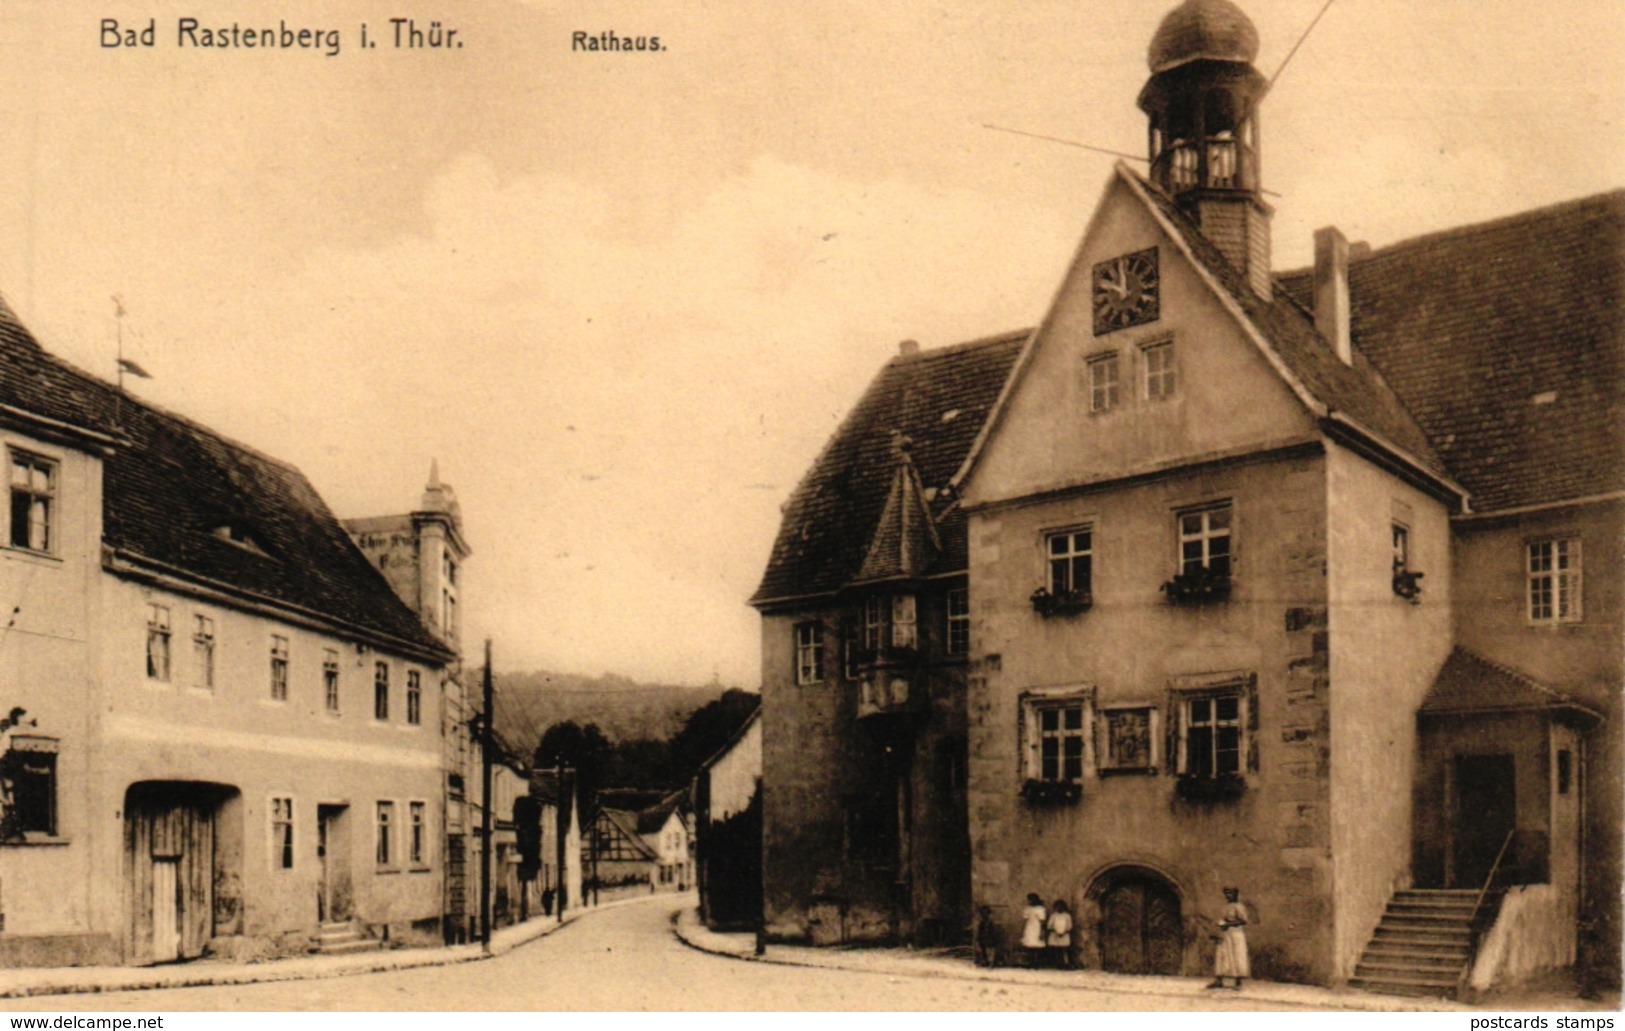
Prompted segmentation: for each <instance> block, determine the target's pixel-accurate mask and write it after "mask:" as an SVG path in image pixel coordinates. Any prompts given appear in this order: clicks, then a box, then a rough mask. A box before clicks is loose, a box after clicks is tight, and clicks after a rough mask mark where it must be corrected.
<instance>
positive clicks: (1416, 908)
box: [1388, 899, 1478, 917]
mask: <svg viewBox="0 0 1625 1031" xmlns="http://www.w3.org/2000/svg"><path fill="white" fill-rule="evenodd" d="M1477 908H1478V904H1477V901H1476V900H1474V899H1394V900H1392V901H1391V902H1389V903H1388V912H1390V913H1393V912H1395V911H1398V912H1404V913H1460V914H1462V915H1463V916H1464V917H1470V916H1472V914H1473V912H1474V910H1476V909H1477Z"/></svg>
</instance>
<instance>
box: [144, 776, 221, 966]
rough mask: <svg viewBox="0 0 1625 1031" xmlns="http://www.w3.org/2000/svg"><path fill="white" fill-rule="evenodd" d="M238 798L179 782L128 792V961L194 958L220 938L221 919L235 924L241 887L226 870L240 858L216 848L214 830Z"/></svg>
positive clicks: (216, 789) (218, 787) (216, 788)
mask: <svg viewBox="0 0 1625 1031" xmlns="http://www.w3.org/2000/svg"><path fill="white" fill-rule="evenodd" d="M236 796H237V791H236V789H235V788H230V787H226V786H225V785H220V784H199V783H192V782H175V781H149V782H144V783H140V784H133V785H131V786H130V788H129V790H128V791H127V792H126V793H125V799H124V854H125V869H126V870H127V877H128V880H127V882H126V883H127V886H128V892H129V905H130V909H129V923H128V939H127V940H128V945H129V956H130V961H131V962H133V963H167V962H173V961H175V960H182V959H195V958H197V957H198V956H201V955H202V954H203V949H204V946H206V945H207V944H208V942H209V939H210V938H212V937H214V936H215V934H216V924H217V922H219V921H218V917H220V916H221V915H222V914H224V915H226V917H227V919H228V920H229V919H231V918H232V917H233V915H234V913H235V902H234V901H233V897H234V893H235V890H236V888H235V886H236V885H237V884H238V883H240V882H239V879H238V878H237V877H236V873H235V871H234V870H232V869H228V867H229V866H231V859H230V857H234V856H236V855H237V854H238V853H237V851H236V850H235V849H234V848H227V849H221V848H219V847H217V840H216V838H217V833H216V824H217V819H218V817H219V814H220V811H221V808H222V806H223V805H225V804H226V803H227V802H228V801H229V800H230V799H232V798H234V797H236ZM217 886H219V887H220V888H222V889H223V890H222V891H221V893H220V895H221V897H219V898H217V897H216V895H217ZM230 929H231V930H235V928H230Z"/></svg>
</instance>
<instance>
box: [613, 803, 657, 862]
mask: <svg viewBox="0 0 1625 1031" xmlns="http://www.w3.org/2000/svg"><path fill="white" fill-rule="evenodd" d="M598 818H599V819H600V820H603V821H604V822H605V823H607V824H609V826H610V827H611V829H612V831H613V833H614V836H615V837H616V838H619V839H621V840H623V841H625V842H626V844H627V847H628V848H629V849H631V850H632V851H633V852H636V853H637V854H638V855H639V857H640V858H643V859H654V858H656V856H657V853H656V852H655V850H654V849H653V848H651V847H650V846H649V843H648V842H647V841H644V840H643V835H642V834H640V833H638V814H637V813H632V812H628V811H626V810H625V809H600V810H598Z"/></svg>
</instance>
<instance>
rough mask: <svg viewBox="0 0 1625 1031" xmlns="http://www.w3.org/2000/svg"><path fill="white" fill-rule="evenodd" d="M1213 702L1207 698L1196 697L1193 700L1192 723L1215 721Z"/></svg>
mask: <svg viewBox="0 0 1625 1031" xmlns="http://www.w3.org/2000/svg"><path fill="white" fill-rule="evenodd" d="M1212 705H1213V703H1212V702H1210V701H1208V700H1207V699H1206V698H1196V699H1192V701H1191V723H1192V724H1193V725H1195V724H1198V723H1211V722H1212V721H1213V708H1212Z"/></svg>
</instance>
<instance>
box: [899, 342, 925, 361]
mask: <svg viewBox="0 0 1625 1031" xmlns="http://www.w3.org/2000/svg"><path fill="white" fill-rule="evenodd" d="M897 353H898V354H900V355H902V356H903V357H904V358H908V357H910V356H912V355H916V354H919V353H920V342H919V341H918V340H905V341H903V342H902V343H900V344H898V345H897Z"/></svg>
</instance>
